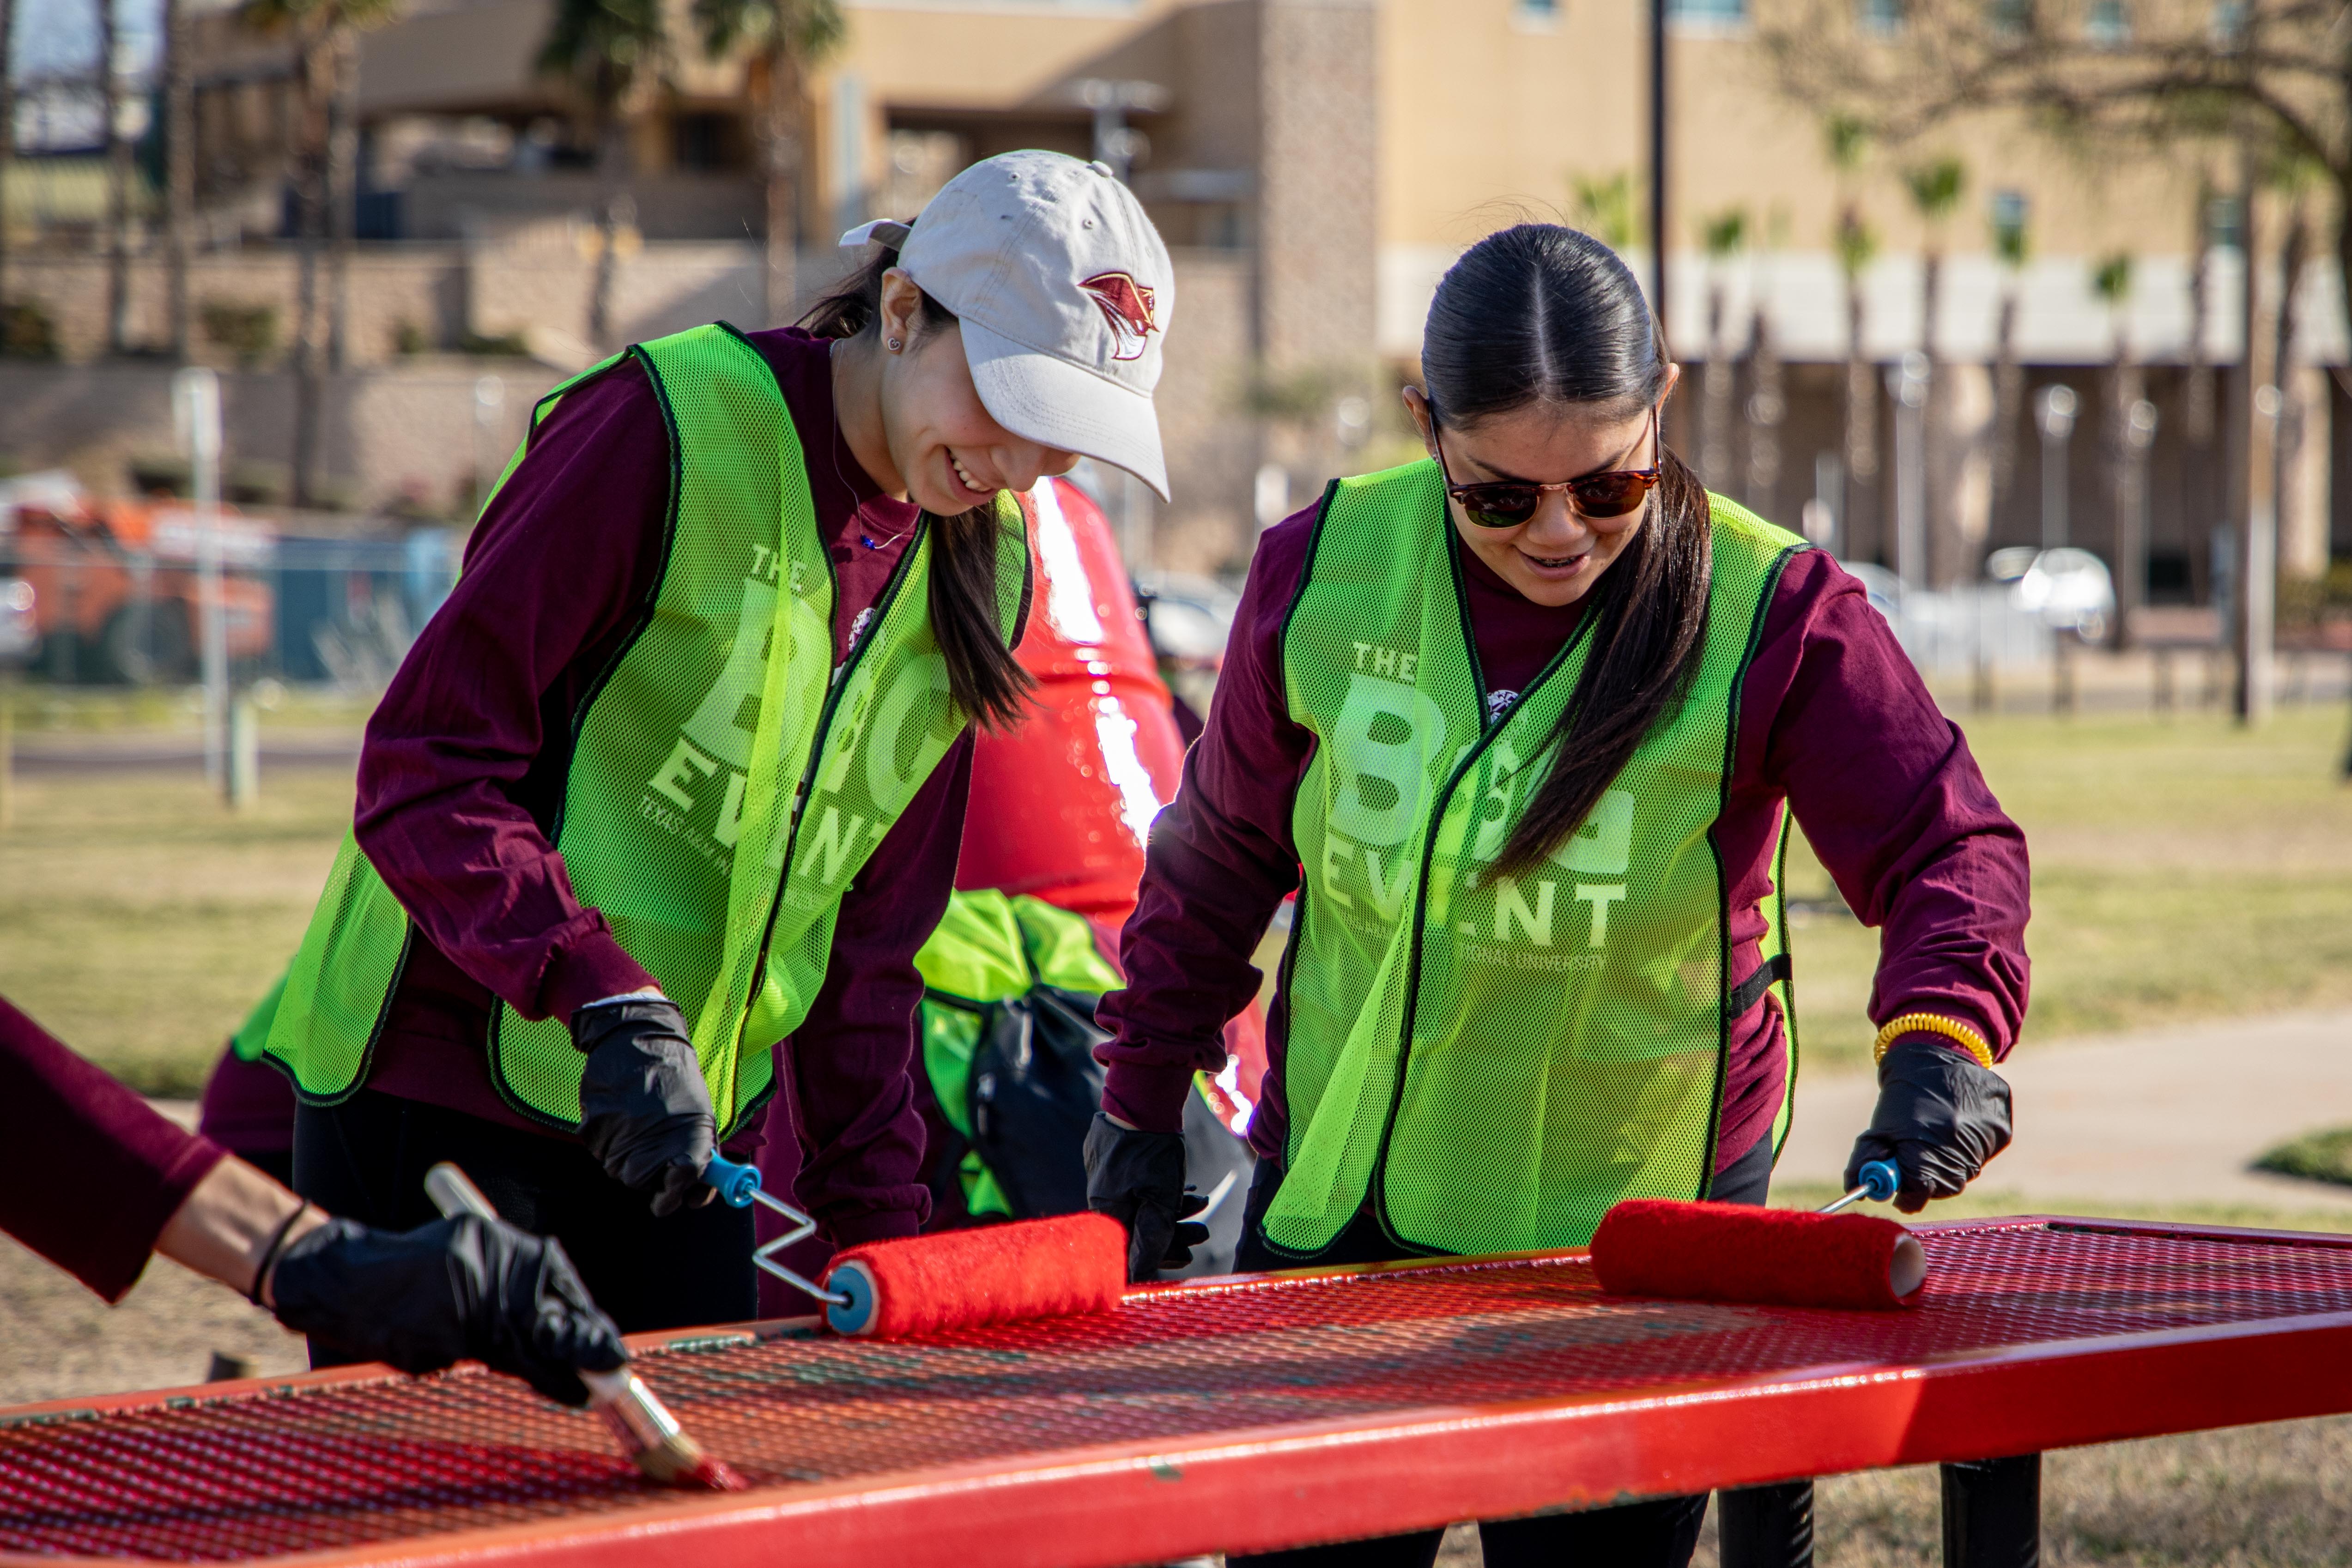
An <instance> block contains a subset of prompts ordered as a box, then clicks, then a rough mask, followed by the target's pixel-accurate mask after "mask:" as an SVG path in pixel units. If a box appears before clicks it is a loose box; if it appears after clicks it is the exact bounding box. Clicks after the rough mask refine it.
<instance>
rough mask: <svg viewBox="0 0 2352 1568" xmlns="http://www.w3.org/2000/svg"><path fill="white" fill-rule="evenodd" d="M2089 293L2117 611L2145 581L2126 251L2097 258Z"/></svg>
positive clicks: (2129, 603) (2137, 391) (2129, 262)
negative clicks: (2099, 346) (2098, 346)
mask: <svg viewBox="0 0 2352 1568" xmlns="http://www.w3.org/2000/svg"><path fill="white" fill-rule="evenodd" d="M2091 292H2092V293H2094V294H2095V295H2097V296H2098V297H2099V302H2100V303H2101V304H2103V305H2105V307H2106V308H2107V324H2108V335H2109V341H2110V345H2111V346H2110V348H2109V350H2108V354H2107V373H2106V377H2105V381H2106V383H2107V384H2106V396H2105V399H2103V400H2102V401H2103V402H2105V404H2106V415H2105V418H2104V419H2103V420H2102V421H2101V422H2100V423H2101V427H2102V428H2101V432H2100V434H2101V436H2102V441H2101V445H2102V446H2103V447H2104V449H2105V450H2104V452H2103V454H2102V455H2103V456H2104V457H2105V460H2106V468H2107V499H2108V504H2109V506H2110V507H2111V509H2112V510H2113V512H2114V517H2115V521H2114V528H2115V533H2114V536H2113V537H2114V539H2115V551H2114V556H2115V575H2116V598H2117V601H2118V602H2117V604H2116V609H2117V610H2118V611H2119V612H2121V611H2125V610H2128V609H2130V608H2131V606H2132V604H2133V603H2135V602H2137V600H2138V597H2139V596H2138V593H2137V587H2138V585H2139V584H2140V583H2141V582H2143V581H2145V580H2147V563H2146V562H2144V561H2143V560H2141V559H2139V552H2140V546H2139V542H2138V541H2137V540H2135V539H2134V538H2133V537H2132V536H2133V535H2134V534H2135V533H2136V532H2137V530H2136V529H2135V528H2134V527H2133V524H2134V522H2135V521H2137V518H2136V517H2134V516H2133V515H2132V514H2133V513H2134V512H2135V510H2136V509H2137V497H2135V496H2134V495H2133V494H2132V480H2133V477H2134V475H2133V472H2132V465H2133V463H2134V461H2135V458H2136V454H2135V453H2134V452H2133V450H2132V444H2131V415H2132V410H2133V408H2135V407H2136V406H2137V404H2138V402H2139V401H2140V389H2141V384H2142V377H2141V374H2140V370H2139V367H2138V365H2137V364H2136V363H2134V362H2133V356H2132V345H2131V327H2130V314H2131V292H2132V258H2131V253H2130V252H2128V251H2117V252H2116V253H2115V254H2114V255H2113V256H2105V257H2104V258H2102V259H2101V260H2100V262H2099V264H2098V265H2097V266H2096V267H2093V268H2092V269H2091Z"/></svg>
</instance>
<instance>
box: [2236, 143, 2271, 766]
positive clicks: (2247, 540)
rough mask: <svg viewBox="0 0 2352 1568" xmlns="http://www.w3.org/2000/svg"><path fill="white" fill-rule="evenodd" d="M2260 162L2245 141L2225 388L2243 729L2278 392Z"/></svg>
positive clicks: (2261, 701) (2267, 651) (2265, 661)
mask: <svg viewBox="0 0 2352 1568" xmlns="http://www.w3.org/2000/svg"><path fill="white" fill-rule="evenodd" d="M2258 160H2259V154H2258V153H2257V152H2256V150H2255V148H2254V145H2253V143H2252V141H2251V140H2250V141H2248V142H2247V143H2246V145H2245V147H2244V150H2243V152H2242V154H2241V165H2240V166H2241V173H2240V177H2239V182H2238V203H2239V213H2238V235H2239V240H2238V255H2239V257H2240V260H2241V262H2242V271H2243V272H2244V274H2245V283H2244V287H2243V291H2242V295H2241V298H2240V299H2239V302H2238V304H2239V309H2238V325H2239V335H2238V342H2239V350H2238V355H2239V357H2238V374H2237V375H2236V376H2235V377H2233V378H2232V379H2231V383H2230V423H2231V432H2230V437H2231V439H2230V446H2231V454H2230V455H2231V463H2230V491H2231V494H2230V520H2231V523H2232V524H2233V525H2234V527H2235V529H2236V533H2237V538H2236V539H2235V541H2234V543H2235V544H2236V546H2237V560H2236V562H2235V566H2236V581H2235V582H2234V583H2233V584H2232V588H2233V590H2234V592H2233V595H2232V597H2233V598H2234V600H2235V602H2234V603H2233V604H2232V605H2231V610H2232V611H2233V612H2234V614H2233V616H2232V621H2233V628H2232V629H2233V630H2234V631H2235V632H2236V633H2237V644H2238V645H2237V648H2236V649H2235V653H2236V654H2237V657H2236V659H2235V660H2234V661H2233V663H2234V664H2236V666H2237V668H2236V682H2235V685H2234V687H2233V689H2232V691H2231V711H2232V712H2233V713H2234V714H2235V715H2236V716H2237V720H2238V722H2239V723H2240V724H2242V725H2246V726H2249V727H2251V726H2253V725H2257V724H2260V723H2262V722H2263V719H2265V718H2267V717H2269V716H2270V706H2271V627H2272V617H2273V609H2274V607H2275V606H2274V599H2273V596H2274V594H2275V593H2276V591H2277V581H2276V578H2275V576H2274V573H2275V571H2276V570H2277V542H2278V541H2277V529H2278V508H2277V505H2276V502H2277V493H2276V489H2275V480H2276V477H2277V476H2276V474H2275V472H2274V470H2273V465H2272V448H2271V443H2272V438H2273V423H2272V422H2273V417H2274V416H2275V415H2276V414H2277V413H2278V409H2279V393H2278V389H2277V388H2276V387H2274V386H2273V385H2272V384H2271V367H2270V365H2269V363H2268V361H2269V358H2270V355H2269V353H2268V352H2267V350H2268V347H2269V338H2270V335H2269V334H2268V333H2266V332H2264V331H2263V330H2262V314H2261V283H2262V278H2261V269H2260V267H2258V266H2257V265H2256V259H2257V258H2258V257H2259V256H2261V254H2262V251H2261V248H2260V247H2259V246H2257V245H2256V244H2255V235H2256V233H2257V232H2258V231H2257V229H2256V227H2255V224H2254V195H2255V193H2256V192H2257V191H2258V190H2259V189H2260V188H2261V171H2260V163H2259V161H2258ZM2265 405H2267V406H2265Z"/></svg>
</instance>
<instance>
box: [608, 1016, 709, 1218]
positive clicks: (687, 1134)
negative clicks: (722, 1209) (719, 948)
mask: <svg viewBox="0 0 2352 1568" xmlns="http://www.w3.org/2000/svg"><path fill="white" fill-rule="evenodd" d="M572 1044H574V1045H576V1046H578V1047H579V1048H580V1050H581V1051H582V1053H583V1054H584V1055H585V1056H586V1057H587V1058H588V1061H587V1062H586V1063H585V1065H584V1066H583V1069H582V1071H581V1075H580V1141H581V1142H582V1143H583V1144H586V1145H588V1152H589V1153H590V1154H592V1155H595V1156H596V1157H597V1159H599V1160H601V1161H602V1162H604V1169H605V1172H606V1173H607V1174H608V1175H610V1176H612V1178H613V1179H614V1181H617V1182H619V1183H621V1184H622V1185H623V1186H628V1187H631V1188H634V1189H635V1190H636V1191H638V1192H643V1193H650V1194H652V1195H653V1200H654V1212H655V1213H656V1214H674V1213H676V1212H677V1210H678V1209H680V1208H682V1207H686V1206H687V1205H688V1204H693V1205H696V1206H700V1205H702V1204H706V1203H709V1201H710V1199H711V1197H712V1193H711V1190H710V1188H709V1187H708V1186H704V1185H703V1182H702V1172H703V1168H704V1167H705V1166H709V1164H710V1156H711V1155H714V1154H716V1153H718V1152H719V1121H718V1118H717V1117H716V1116H714V1115H713V1114H712V1113H711V1110H710V1090H709V1086H708V1085H706V1084H705V1083H704V1082H703V1081H702V1066H701V1064H700V1063H699V1062H698V1061H696V1060H695V1057H694V1041H693V1040H692V1039H691V1038H690V1037H689V1036H688V1032H687V1027H686V1015H685V1014H684V1013H682V1012H680V1011H678V1009H677V1003H676V1002H673V1001H671V1000H669V999H668V998H666V997H646V998H632V999H630V1000H627V1001H618V1002H599V1003H597V1004H596V1005H595V1006H593V1007H586V1008H582V1009H580V1010H579V1011H578V1012H576V1013H573V1014H572Z"/></svg>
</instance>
